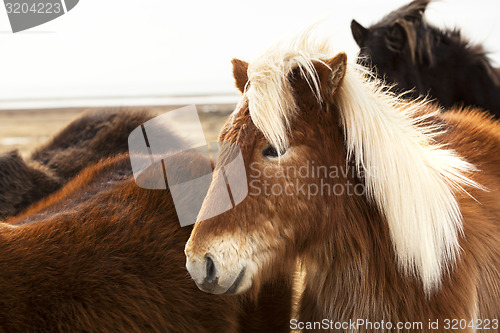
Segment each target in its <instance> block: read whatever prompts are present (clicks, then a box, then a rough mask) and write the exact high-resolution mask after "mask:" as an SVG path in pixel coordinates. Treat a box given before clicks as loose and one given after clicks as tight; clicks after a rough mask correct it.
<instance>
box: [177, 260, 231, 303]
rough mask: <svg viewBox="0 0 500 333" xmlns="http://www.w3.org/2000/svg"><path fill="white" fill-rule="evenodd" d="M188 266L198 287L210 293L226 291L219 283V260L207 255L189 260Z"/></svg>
mask: <svg viewBox="0 0 500 333" xmlns="http://www.w3.org/2000/svg"><path fill="white" fill-rule="evenodd" d="M186 268H187V269H188V271H189V273H190V274H191V277H192V278H193V280H194V281H195V282H196V284H197V285H198V287H199V288H200V289H201V290H203V291H205V292H208V293H214V294H218V293H221V292H224V291H225V290H223V288H222V287H221V286H220V285H219V277H218V274H217V262H216V261H214V259H212V257H210V256H208V255H206V256H205V257H204V258H200V259H198V260H189V259H188V260H187V265H186Z"/></svg>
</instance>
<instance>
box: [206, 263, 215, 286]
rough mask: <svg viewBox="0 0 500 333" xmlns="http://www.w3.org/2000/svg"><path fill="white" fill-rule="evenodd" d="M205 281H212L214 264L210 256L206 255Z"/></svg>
mask: <svg viewBox="0 0 500 333" xmlns="http://www.w3.org/2000/svg"><path fill="white" fill-rule="evenodd" d="M206 281H207V282H208V283H214V281H215V264H214V261H213V260H212V258H210V257H207V277H206Z"/></svg>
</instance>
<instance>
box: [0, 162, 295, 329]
mask: <svg viewBox="0 0 500 333" xmlns="http://www.w3.org/2000/svg"><path fill="white" fill-rule="evenodd" d="M197 161H200V157H199V156H195V155H193V157H192V158H190V159H189V161H187V162H186V163H183V161H180V162H179V163H183V164H182V165H183V168H187V167H196V165H197V163H196V162H197ZM151 170H153V171H148V170H146V171H145V172H144V174H145V175H146V176H147V174H148V172H150V173H151V172H154V170H155V168H151ZM152 176H155V175H152ZM190 232H191V228H190V227H184V228H181V227H180V225H179V222H178V219H177V216H176V212H175V208H174V205H173V201H172V198H171V195H170V192H169V191H165V190H163V191H154V190H145V189H141V188H139V187H137V186H136V184H135V182H134V178H133V176H132V171H131V166H130V160H129V158H128V156H127V155H124V156H118V157H115V158H113V159H108V160H105V161H102V162H99V163H97V164H96V165H94V166H91V167H89V168H87V169H85V170H84V171H83V172H82V173H80V174H78V175H77V176H76V177H74V179H73V180H72V181H71V182H69V183H68V184H67V185H66V186H64V187H63V188H62V189H61V190H60V191H59V192H57V193H55V194H53V195H52V196H50V197H48V198H46V199H44V200H42V201H41V202H39V203H38V204H36V205H34V206H32V207H31V208H30V209H28V211H26V212H24V213H23V214H21V215H20V216H17V217H15V218H11V219H10V220H7V221H6V222H5V223H0V238H1V239H0V294H1V295H2V296H1V297H0V331H4V332H42V331H43V332H83V331H86V332H111V331H113V332H117V331H118V332H143V331H154V332H286V331H288V330H289V318H290V311H291V299H290V288H289V286H288V285H287V283H288V282H287V279H286V278H283V279H282V280H280V281H277V282H276V283H275V284H268V285H267V286H265V287H264V288H263V289H261V291H260V293H257V294H256V295H254V296H252V295H244V296H241V297H238V298H233V297H228V296H218V297H213V296H211V295H207V294H204V293H202V292H201V291H199V290H198V288H197V287H196V286H195V284H194V283H193V282H192V281H191V279H190V278H189V275H188V274H187V271H186V269H185V267H184V260H185V257H184V254H183V251H182V250H183V248H184V246H185V242H186V240H187V239H188V237H189V234H190Z"/></svg>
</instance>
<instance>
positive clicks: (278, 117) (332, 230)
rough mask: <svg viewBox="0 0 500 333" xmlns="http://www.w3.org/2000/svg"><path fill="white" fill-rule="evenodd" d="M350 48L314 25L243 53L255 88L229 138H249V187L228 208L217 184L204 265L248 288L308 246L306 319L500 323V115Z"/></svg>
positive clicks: (345, 323) (230, 287)
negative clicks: (464, 104) (357, 56)
mask: <svg viewBox="0 0 500 333" xmlns="http://www.w3.org/2000/svg"><path fill="white" fill-rule="evenodd" d="M346 59H347V57H346V55H345V53H338V54H337V55H335V53H333V51H331V48H330V47H329V46H328V43H327V42H325V41H322V40H321V41H316V40H315V39H314V38H313V37H312V36H311V35H310V33H307V34H304V35H303V36H301V37H300V38H297V39H296V40H294V41H293V42H292V43H290V44H283V45H281V44H280V45H278V46H277V47H275V48H272V49H271V50H270V51H269V52H267V53H265V54H263V55H262V56H261V57H259V58H257V59H256V60H255V61H254V62H252V63H250V64H249V65H248V64H247V63H245V62H244V61H241V60H233V66H234V67H233V71H234V77H235V79H236V84H237V86H238V87H239V88H240V90H241V91H242V92H243V97H242V99H241V101H240V103H239V106H238V107H237V108H236V110H235V111H234V113H233V115H232V117H231V118H230V120H229V121H228V122H227V123H226V125H225V127H224V128H223V130H222V132H221V134H220V141H227V142H231V143H234V144H237V145H238V146H239V147H240V149H241V152H242V155H243V159H244V165H245V169H246V177H247V181H248V188H249V190H248V196H247V197H246V198H245V199H244V200H243V201H242V202H241V203H240V204H238V205H236V206H235V207H234V208H232V209H230V210H228V211H226V212H224V213H222V214H220V215H217V216H214V215H210V214H212V213H213V208H214V207H215V208H217V205H218V204H219V202H220V200H219V199H220V198H218V195H217V192H215V191H213V188H212V187H211V189H210V190H209V192H208V194H207V196H206V197H205V200H204V203H203V206H202V209H201V212H200V214H199V216H198V222H197V223H196V224H195V226H194V229H193V232H192V234H191V236H190V238H189V241H188V242H187V244H186V249H185V253H186V257H187V263H186V266H187V268H188V271H189V273H190V274H191V276H192V278H193V279H194V281H195V282H196V283H197V285H198V287H199V288H200V289H202V290H204V291H207V292H211V293H228V292H229V293H234V294H238V293H241V292H244V291H245V290H247V289H249V288H252V286H254V285H260V284H261V283H263V282H265V281H268V280H272V279H273V278H274V276H275V271H276V270H277V268H279V267H280V266H287V265H288V267H289V269H292V267H293V266H289V265H290V261H293V260H294V259H296V258H300V259H301V260H302V263H303V265H304V271H305V278H304V281H305V282H304V284H305V285H304V292H303V294H302V297H301V300H300V305H299V318H298V319H293V320H292V321H291V328H292V329H294V328H302V329H305V330H321V328H322V329H330V330H332V331H346V332H347V331H349V332H373V331H378V332H389V331H398V330H400V331H403V330H404V329H407V330H408V329H409V330H411V329H413V331H419V332H429V331H432V330H433V329H435V332H457V331H461V332H473V331H475V330H476V329H477V330H478V331H481V328H482V329H485V328H486V329H488V328H489V330H487V331H488V332H499V329H498V319H499V316H500V203H499V198H500V192H499V190H500V168H499V167H498V166H499V165H500V126H499V124H498V123H497V122H495V121H493V120H491V119H490V117H489V116H487V115H485V114H482V113H481V112H480V111H478V110H473V109H465V110H460V109H454V110H450V111H449V112H448V113H440V112H439V107H438V106H437V105H433V104H431V103H428V102H426V101H423V100H416V101H410V100H404V99H402V98H401V97H400V96H396V95H394V94H392V93H390V92H389V91H388V90H387V89H386V88H385V87H384V86H383V85H382V83H381V82H379V81H378V80H377V79H374V78H371V77H370V76H369V75H368V74H366V72H365V70H363V69H362V67H360V66H359V65H355V64H350V63H347V60H346ZM225 153H226V152H224V151H222V152H221V154H223V155H224V154H225ZM226 173H227V170H226ZM228 177H229V176H228ZM218 181H219V180H218V179H217V176H215V177H214V179H213V181H212V184H215V183H217V182H218ZM483 185H484V186H486V187H487V188H486V187H483ZM205 216H207V217H210V216H211V217H210V218H208V219H206V218H205ZM453 320H455V321H457V320H458V325H459V329H458V330H454V329H453V328H456V325H457V323H455V322H453ZM461 320H462V321H461ZM464 321H466V326H465V327H463V322H464ZM381 323H385V326H383V325H382V326H381ZM419 323H420V324H419ZM419 325H421V326H419ZM436 325H437V326H436ZM408 326H411V328H410V327H408ZM430 326H431V327H430Z"/></svg>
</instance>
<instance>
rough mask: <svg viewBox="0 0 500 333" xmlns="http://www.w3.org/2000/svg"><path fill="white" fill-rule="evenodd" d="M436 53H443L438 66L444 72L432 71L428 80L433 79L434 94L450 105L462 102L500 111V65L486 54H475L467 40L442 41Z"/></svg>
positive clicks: (436, 66) (436, 68) (438, 58)
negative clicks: (460, 42) (492, 61)
mask: <svg viewBox="0 0 500 333" xmlns="http://www.w3.org/2000/svg"><path fill="white" fill-rule="evenodd" d="M433 53H434V54H436V55H440V56H438V57H437V61H436V64H435V66H434V70H439V71H441V72H442V74H444V75H441V76H439V75H437V76H436V73H433V72H434V70H432V71H430V72H428V76H429V77H428V78H426V80H428V81H429V82H432V83H433V84H432V86H431V90H432V94H433V95H434V97H436V98H438V99H439V100H440V102H441V103H442V104H444V105H445V106H447V107H450V106H452V105H454V104H458V103H459V102H462V103H464V104H465V105H476V106H480V107H482V108H484V109H488V110H490V111H493V112H494V113H495V112H498V113H500V98H498V94H499V93H500V69H498V68H493V67H492V66H491V65H490V63H489V61H488V59H487V58H485V57H484V56H483V55H480V54H477V55H474V54H472V51H471V50H469V49H467V47H466V45H465V44H464V45H459V44H457V45H441V46H438V47H437V48H436V49H435V50H433ZM421 72H423V71H421ZM447 72H448V73H447ZM438 78H439V79H438ZM424 93H425V92H424Z"/></svg>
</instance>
